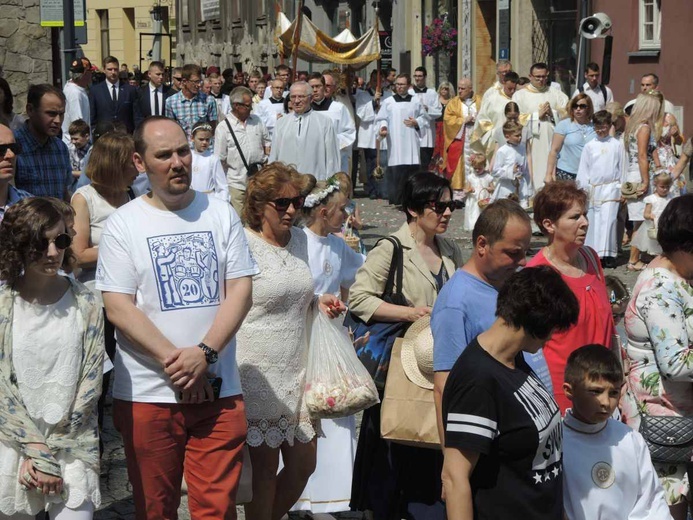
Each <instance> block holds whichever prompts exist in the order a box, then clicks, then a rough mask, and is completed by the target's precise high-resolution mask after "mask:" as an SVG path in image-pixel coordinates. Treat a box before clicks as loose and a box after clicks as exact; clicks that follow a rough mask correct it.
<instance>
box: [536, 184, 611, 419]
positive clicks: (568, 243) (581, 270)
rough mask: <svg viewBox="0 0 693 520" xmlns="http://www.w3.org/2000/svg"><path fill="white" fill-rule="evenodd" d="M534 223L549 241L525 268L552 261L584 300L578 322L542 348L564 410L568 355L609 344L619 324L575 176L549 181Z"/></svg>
mask: <svg viewBox="0 0 693 520" xmlns="http://www.w3.org/2000/svg"><path fill="white" fill-rule="evenodd" d="M534 222H536V224H537V226H539V229H541V231H542V233H544V235H546V237H547V238H548V245H547V246H546V247H544V248H542V249H541V251H539V253H537V255H536V256H535V257H534V258H532V259H531V260H530V261H529V262H527V267H536V266H538V265H548V266H550V267H552V268H553V269H555V270H556V271H558V272H559V273H560V275H561V278H563V281H564V282H565V283H567V284H568V287H570V288H571V290H572V291H573V294H575V296H576V297H577V299H578V302H579V304H580V316H579V317H578V322H577V325H575V326H573V327H570V328H569V329H567V330H564V331H562V332H557V333H555V334H554V335H553V337H552V338H551V339H550V340H549V341H547V342H546V345H544V349H543V353H544V357H545V358H546V363H547V364H548V366H549V373H550V374H551V380H552V383H553V392H554V397H555V398H556V401H557V402H558V405H559V406H560V407H561V413H563V412H564V411H565V409H566V408H568V407H569V406H570V404H569V401H568V400H567V399H566V397H565V394H564V393H563V374H564V372H565V364H566V362H567V361H568V356H569V355H570V354H571V352H573V351H574V350H576V349H578V348H580V347H582V346H583V345H592V344H595V343H596V344H599V345H604V346H605V347H611V343H612V341H613V337H614V335H615V334H616V329H615V327H614V319H613V316H612V314H611V303H610V302H609V296H608V295H607V291H606V284H605V282H604V272H603V271H602V266H601V264H600V263H599V257H598V256H597V253H596V252H595V251H594V249H592V248H590V247H588V246H586V245H585V240H586V238H587V229H588V227H589V222H588V220H587V193H585V192H584V191H582V190H581V189H579V188H578V187H577V186H576V185H575V183H574V182H573V181H554V182H552V183H550V184H547V185H546V186H544V187H543V188H542V189H541V190H540V191H539V192H538V193H537V195H536V197H535V198H534Z"/></svg>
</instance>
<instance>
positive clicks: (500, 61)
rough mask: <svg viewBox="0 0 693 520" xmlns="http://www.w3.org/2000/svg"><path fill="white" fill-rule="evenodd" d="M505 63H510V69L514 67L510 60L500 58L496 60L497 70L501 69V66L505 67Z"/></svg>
mask: <svg viewBox="0 0 693 520" xmlns="http://www.w3.org/2000/svg"><path fill="white" fill-rule="evenodd" d="M505 65H510V69H512V68H513V64H512V63H510V60H498V61H497V62H496V70H498V69H500V68H501V67H503V66H505Z"/></svg>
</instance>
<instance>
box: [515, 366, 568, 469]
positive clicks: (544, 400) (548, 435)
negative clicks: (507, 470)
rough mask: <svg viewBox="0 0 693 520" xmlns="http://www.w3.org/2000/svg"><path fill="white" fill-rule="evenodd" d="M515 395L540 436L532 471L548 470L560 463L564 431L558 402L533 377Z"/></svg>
mask: <svg viewBox="0 0 693 520" xmlns="http://www.w3.org/2000/svg"><path fill="white" fill-rule="evenodd" d="M513 395H514V396H515V398H516V399H517V400H518V401H519V402H520V404H521V405H522V406H523V407H524V409H525V411H526V412H527V414H528V415H529V416H530V417H531V419H532V421H533V422H534V425H535V426H536V428H537V432H538V435H539V443H538V444H537V451H536V453H535V454H534V460H533V461H532V470H533V471H536V470H547V469H548V467H549V466H551V465H553V464H556V463H560V461H561V453H562V452H561V445H562V441H563V430H562V429H561V417H560V414H559V412H558V406H557V405H556V402H555V401H554V400H553V398H552V397H551V395H550V394H549V392H548V391H547V390H546V388H544V386H543V385H542V384H541V383H540V382H539V380H538V379H535V378H534V377H532V376H530V377H528V378H527V380H526V381H525V382H524V383H523V384H522V386H521V387H520V388H519V389H518V390H517V391H516V392H515V393H514V394H513ZM554 469H556V468H554ZM556 474H557V473H556Z"/></svg>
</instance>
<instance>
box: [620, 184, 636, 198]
mask: <svg viewBox="0 0 693 520" xmlns="http://www.w3.org/2000/svg"><path fill="white" fill-rule="evenodd" d="M639 187H640V184H638V183H637V182H624V183H623V184H622V185H621V195H622V196H623V198H624V199H636V198H638V193H637V192H638V188H639Z"/></svg>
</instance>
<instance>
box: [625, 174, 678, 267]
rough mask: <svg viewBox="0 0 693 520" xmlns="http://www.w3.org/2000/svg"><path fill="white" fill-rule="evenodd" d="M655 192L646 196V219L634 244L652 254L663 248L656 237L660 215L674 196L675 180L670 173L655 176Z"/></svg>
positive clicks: (656, 253)
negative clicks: (672, 190) (672, 188)
mask: <svg viewBox="0 0 693 520" xmlns="http://www.w3.org/2000/svg"><path fill="white" fill-rule="evenodd" d="M653 183H654V193H652V194H651V195H648V196H647V197H645V199H644V202H645V212H644V217H645V221H644V222H643V224H642V226H640V228H639V229H638V231H637V232H636V233H635V236H634V237H633V241H632V244H633V245H634V246H635V247H637V248H638V249H639V250H640V251H642V252H646V253H648V254H650V255H659V254H661V252H662V248H661V247H660V246H659V242H657V239H656V238H654V235H656V230H657V222H658V221H659V217H660V215H661V214H662V212H663V211H664V208H666V207H667V204H669V201H670V200H671V199H673V198H674V195H673V194H672V193H671V186H672V184H673V180H672V178H671V176H670V175H669V174H668V173H660V174H659V175H656V176H655V178H654V181H653Z"/></svg>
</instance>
